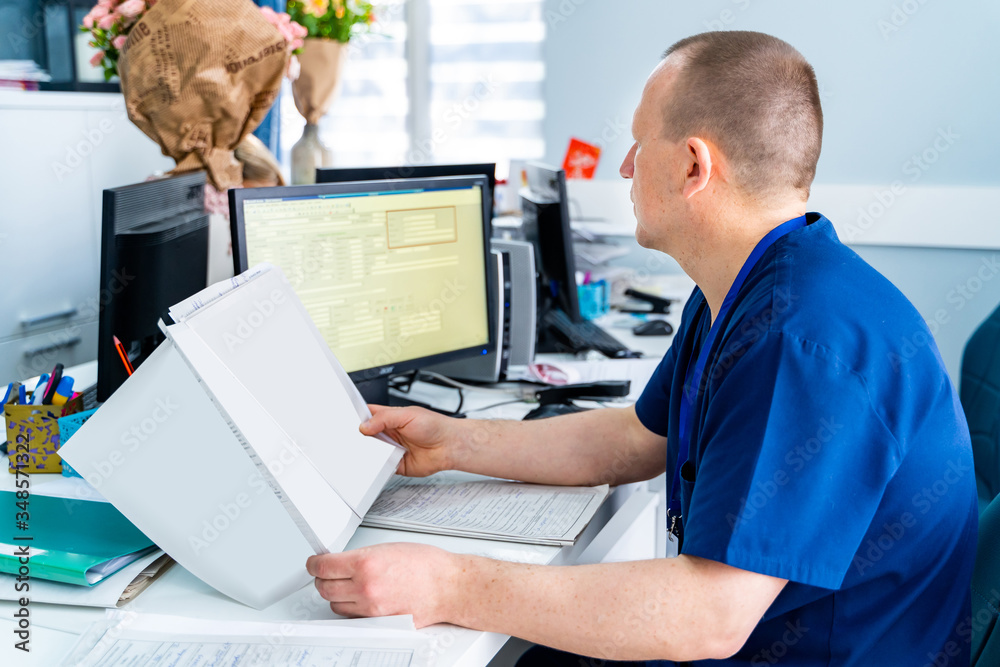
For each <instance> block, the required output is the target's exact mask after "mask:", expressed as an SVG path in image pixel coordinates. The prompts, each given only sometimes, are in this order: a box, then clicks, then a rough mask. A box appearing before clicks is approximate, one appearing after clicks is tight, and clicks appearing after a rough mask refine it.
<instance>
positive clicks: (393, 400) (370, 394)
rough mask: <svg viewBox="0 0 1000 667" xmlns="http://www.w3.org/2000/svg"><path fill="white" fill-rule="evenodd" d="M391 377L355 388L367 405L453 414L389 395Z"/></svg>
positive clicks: (356, 383)
mask: <svg viewBox="0 0 1000 667" xmlns="http://www.w3.org/2000/svg"><path fill="white" fill-rule="evenodd" d="M389 377H390V376H388V375H383V376H382V377H377V378H373V379H371V380H362V381H360V382H355V383H354V386H356V387H357V388H358V391H359V392H360V393H361V398H363V399H365V403H374V404H375V405H388V406H391V407H394V408H401V407H406V406H408V405H416V406H419V407H422V408H427V409H428V410H433V411H434V412H439V413H441V414H445V415H451V414H452V413H450V412H448V411H447V410H442V409H440V408H437V407H434V406H433V405H428V404H426V403H421V402H420V401H412V400H410V399H408V398H405V397H403V396H398V395H396V394H390V393H389Z"/></svg>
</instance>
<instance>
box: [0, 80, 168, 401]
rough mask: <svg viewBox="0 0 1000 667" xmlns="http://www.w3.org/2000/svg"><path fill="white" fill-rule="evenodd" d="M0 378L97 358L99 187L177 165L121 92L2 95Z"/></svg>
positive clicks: (0, 119) (112, 185) (116, 183)
mask: <svg viewBox="0 0 1000 667" xmlns="http://www.w3.org/2000/svg"><path fill="white" fill-rule="evenodd" d="M0 158H2V159H0V267H2V270H3V277H4V280H3V283H4V285H3V289H0V382H7V381H9V380H11V379H16V378H18V377H23V376H25V375H32V374H37V373H40V372H43V371H47V370H49V369H50V368H51V367H52V365H53V363H54V362H56V361H61V362H63V363H64V364H66V365H69V364H70V363H74V364H75V363H81V362H84V361H89V360H91V359H94V358H96V356H97V315H98V308H99V304H100V286H99V284H98V283H99V272H100V261H101V257H100V242H101V202H102V191H103V190H104V189H105V188H110V187H115V186H119V185H127V184H129V183H136V182H141V181H143V180H145V179H146V178H147V177H148V176H150V175H151V174H153V173H155V172H158V171H166V170H168V169H170V168H172V167H173V161H172V160H170V159H169V158H166V157H164V156H163V155H161V154H160V150H159V146H157V145H156V144H155V143H154V142H153V141H152V140H150V139H149V138H148V137H146V136H145V135H144V134H142V132H140V131H139V130H138V129H137V128H136V127H135V126H134V125H132V123H131V122H130V121H129V120H128V118H127V117H126V115H125V110H124V106H123V104H122V98H121V95H118V94H101V93H45V92H20V91H4V92H0Z"/></svg>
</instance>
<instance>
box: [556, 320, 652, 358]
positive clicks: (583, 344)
mask: <svg viewBox="0 0 1000 667" xmlns="http://www.w3.org/2000/svg"><path fill="white" fill-rule="evenodd" d="M542 324H543V325H544V326H545V327H547V328H548V330H549V332H551V333H552V334H553V335H554V337H555V338H556V339H557V342H559V343H561V344H562V346H563V347H566V348H568V349H569V350H570V351H572V352H583V351H585V350H597V351H598V352H600V353H601V354H603V355H604V356H606V357H611V358H612V359H627V358H634V357H639V356H642V355H641V353H639V352H634V351H633V350H630V349H628V348H627V347H625V345H624V344H622V342H621V341H619V340H618V339H617V338H615V337H614V336H612V335H610V334H609V333H608V332H606V331H605V330H604V329H602V328H601V327H599V326H597V325H596V324H594V323H593V322H590V321H588V320H584V321H583V322H574V321H573V320H571V319H570V317H569V315H567V314H566V313H564V312H563V311H561V310H550V311H548V312H547V313H545V316H544V317H543V318H542Z"/></svg>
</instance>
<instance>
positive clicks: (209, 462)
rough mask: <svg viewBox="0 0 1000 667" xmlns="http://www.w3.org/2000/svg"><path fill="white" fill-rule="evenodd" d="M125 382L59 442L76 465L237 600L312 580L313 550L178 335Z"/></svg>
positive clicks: (257, 599) (249, 600)
mask: <svg viewBox="0 0 1000 667" xmlns="http://www.w3.org/2000/svg"><path fill="white" fill-rule="evenodd" d="M144 375H145V376H146V379H145V381H139V382H133V381H134V380H136V379H137V378H138V379H140V380H141V379H142V378H143V376H144ZM123 389H127V391H122V390H119V391H116V392H115V393H114V394H113V395H112V396H111V398H110V399H109V400H108V401H107V402H106V403H105V404H104V405H103V406H102V407H101V409H99V410H98V411H97V414H95V415H94V416H93V417H92V418H91V419H90V420H89V421H88V422H87V423H86V424H84V425H83V426H82V427H81V428H80V430H79V431H77V433H76V435H74V436H73V438H72V439H71V440H70V441H69V442H68V443H67V444H66V445H65V446H64V447H63V448H62V449H61V450H60V453H61V454H62V455H63V456H65V457H66V460H68V461H69V462H70V465H72V466H73V468H74V469H75V470H77V471H78V472H79V473H80V474H81V475H83V477H84V479H86V480H88V481H89V482H91V483H92V484H93V485H94V486H95V487H96V488H97V489H98V491H100V492H101V493H102V494H103V495H104V496H105V497H106V498H107V499H108V500H109V501H111V502H112V503H113V504H114V505H115V507H116V508H118V510H119V511H120V512H122V514H124V515H125V516H126V517H127V518H128V519H129V520H130V521H131V522H132V523H134V524H135V525H136V526H138V527H139V529H140V530H142V531H143V532H144V533H145V534H146V535H147V536H148V537H149V538H150V539H151V540H152V541H153V542H154V543H155V544H157V545H158V546H159V547H161V548H162V549H163V550H164V551H166V552H167V553H168V554H170V555H171V556H173V558H174V559H175V560H176V561H177V562H178V563H180V564H181V565H183V566H184V567H185V568H186V569H187V570H189V571H190V572H191V573H192V574H194V575H195V576H196V577H198V578H199V579H201V580H202V581H205V582H206V583H208V584H209V585H210V586H212V587H213V588H215V589H216V590H218V591H220V592H222V593H224V594H225V595H228V596H229V597H231V598H233V599H235V600H238V601H240V602H243V603H244V604H247V605H249V606H251V607H255V608H257V609H260V608H263V607H266V606H268V605H270V604H273V603H274V602H276V601H277V600H279V599H281V598H283V597H285V596H287V595H289V594H290V593H292V592H294V591H296V590H298V589H300V588H302V587H303V586H305V585H306V584H307V583H309V581H310V580H311V577H310V576H309V574H308V573H307V572H306V570H305V561H306V559H307V558H308V557H309V556H311V555H313V553H314V551H313V550H312V549H311V548H310V546H309V543H308V542H306V540H305V538H304V537H303V536H302V533H301V532H300V531H299V530H298V528H297V527H296V526H295V523H294V522H293V521H292V520H291V518H290V517H289V515H288V513H287V512H286V511H285V509H284V507H283V506H282V505H281V502H280V501H279V500H278V498H277V497H276V496H275V495H274V493H273V492H272V491H271V489H270V487H269V486H268V484H267V482H266V481H265V480H264V479H263V478H262V477H261V475H260V473H259V472H258V470H257V468H256V466H254V464H253V462H251V460H250V458H249V457H248V456H247V455H246V453H245V452H244V451H243V448H242V447H241V445H240V443H239V442H238V440H237V439H236V436H234V435H233V433H232V431H231V430H230V429H229V427H228V425H227V423H226V420H225V419H224V418H223V417H222V415H221V414H220V413H219V410H218V409H217V408H216V406H215V405H214V404H213V403H212V401H211V399H210V398H209V397H208V395H207V394H206V393H205V391H204V390H203V389H202V387H201V385H200V384H199V382H198V380H197V379H196V378H195V377H194V376H192V375H191V372H190V371H189V370H188V368H187V365H186V364H185V362H184V360H183V358H182V357H181V356H180V354H179V353H178V352H177V350H176V349H175V348H174V347H173V344H172V343H170V341H164V342H163V343H162V344H161V345H160V346H159V347H157V349H156V350H155V351H154V352H153V354H152V355H150V357H149V358H148V359H146V361H145V362H143V364H142V365H141V366H140V367H139V368H137V369H136V371H135V374H134V375H133V376H132V377H131V378H129V380H128V381H127V382H126V384H125V385H123Z"/></svg>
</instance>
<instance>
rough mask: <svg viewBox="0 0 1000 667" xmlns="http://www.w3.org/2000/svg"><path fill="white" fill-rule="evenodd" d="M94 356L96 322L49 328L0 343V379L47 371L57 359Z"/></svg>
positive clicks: (70, 363) (79, 360)
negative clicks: (42, 331)
mask: <svg viewBox="0 0 1000 667" xmlns="http://www.w3.org/2000/svg"><path fill="white" fill-rule="evenodd" d="M96 357H97V322H96V321H94V320H91V321H89V322H84V323H81V324H78V325H73V326H69V327H64V328H62V329H52V330H49V331H46V332H44V333H39V334H35V335H33V336H24V337H22V338H13V339H11V340H7V341H4V342H3V343H0V382H2V383H7V382H10V381H11V380H23V379H25V378H30V377H34V376H36V375H40V374H41V373H48V372H49V371H50V370H52V367H53V366H54V365H55V364H56V362H59V363H61V364H63V365H65V366H74V365H76V364H82V363H84V362H87V361H91V360H93V359H95V358H96Z"/></svg>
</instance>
